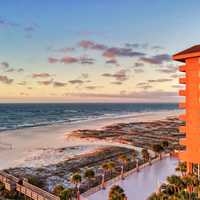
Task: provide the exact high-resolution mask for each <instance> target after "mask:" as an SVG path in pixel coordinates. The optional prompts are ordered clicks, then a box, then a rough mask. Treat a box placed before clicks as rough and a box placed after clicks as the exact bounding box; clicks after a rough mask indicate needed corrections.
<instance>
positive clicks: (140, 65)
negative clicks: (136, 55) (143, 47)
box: [133, 62, 144, 67]
mask: <svg viewBox="0 0 200 200" xmlns="http://www.w3.org/2000/svg"><path fill="white" fill-rule="evenodd" d="M143 66H144V63H139V62H135V63H134V65H133V67H143Z"/></svg>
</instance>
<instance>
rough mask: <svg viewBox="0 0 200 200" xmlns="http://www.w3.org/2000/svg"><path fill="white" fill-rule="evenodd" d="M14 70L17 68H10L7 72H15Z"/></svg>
mask: <svg viewBox="0 0 200 200" xmlns="http://www.w3.org/2000/svg"><path fill="white" fill-rule="evenodd" d="M14 71H15V69H13V68H10V69H7V70H6V72H14Z"/></svg>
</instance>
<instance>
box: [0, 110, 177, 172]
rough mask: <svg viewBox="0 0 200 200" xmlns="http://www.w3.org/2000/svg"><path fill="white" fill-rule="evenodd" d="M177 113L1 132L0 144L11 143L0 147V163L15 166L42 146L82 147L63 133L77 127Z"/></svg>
mask: <svg viewBox="0 0 200 200" xmlns="http://www.w3.org/2000/svg"><path fill="white" fill-rule="evenodd" d="M177 114H178V110H171V111H159V112H158V111H156V112H146V113H139V114H138V115H134V116H127V117H124V116H122V117H120V116H119V117H118V118H107V119H105V118H104V119H100V120H99V119H94V120H90V121H84V122H79V123H73V124H63V125H60V124H59V125H54V126H48V127H47V126H44V127H34V128H27V129H20V130H19V129H18V130H15V131H5V132H1V134H0V143H1V142H3V143H7V144H12V149H8V150H1V152H0V166H1V169H5V168H9V167H15V166H16V162H17V161H18V160H23V159H24V158H27V157H28V156H30V154H31V153H33V152H36V151H37V150H38V149H42V148H43V149H52V150H55V149H58V148H64V147H65V148H66V147H73V146H82V145H83V144H82V143H81V141H78V142H73V141H67V140H66V139H65V136H66V134H69V133H71V132H72V131H74V130H77V129H101V128H103V127H104V126H107V125H113V124H117V123H124V122H125V123H129V122H136V121H138V122H144V121H154V120H156V119H157V120H160V119H164V118H166V117H169V116H177ZM72 142H73V144H72ZM86 145H87V144H86ZM88 145H89V144H88ZM110 145H111V144H110ZM97 146H98V145H97ZM94 149H95V147H94ZM80 153H81V152H80ZM78 154H79V153H78V152H77V155H78ZM8 158H9V159H8ZM16 158H17V159H16ZM24 162H26V159H24ZM36 162H37V160H36ZM48 164H50V163H48Z"/></svg>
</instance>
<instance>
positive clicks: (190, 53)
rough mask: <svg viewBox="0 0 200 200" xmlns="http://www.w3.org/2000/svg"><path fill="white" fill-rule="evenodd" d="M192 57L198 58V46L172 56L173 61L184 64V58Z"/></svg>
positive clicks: (199, 50)
mask: <svg viewBox="0 0 200 200" xmlns="http://www.w3.org/2000/svg"><path fill="white" fill-rule="evenodd" d="M194 57H200V45H195V46H193V47H190V48H189V49H186V50H184V51H181V52H179V53H177V54H175V55H173V59H174V60H176V61H181V62H184V61H185V59H186V58H194Z"/></svg>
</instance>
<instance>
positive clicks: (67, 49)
mask: <svg viewBox="0 0 200 200" xmlns="http://www.w3.org/2000/svg"><path fill="white" fill-rule="evenodd" d="M54 51H56V52H62V53H66V52H71V51H75V48H74V47H64V48H60V49H55V50H54Z"/></svg>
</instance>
